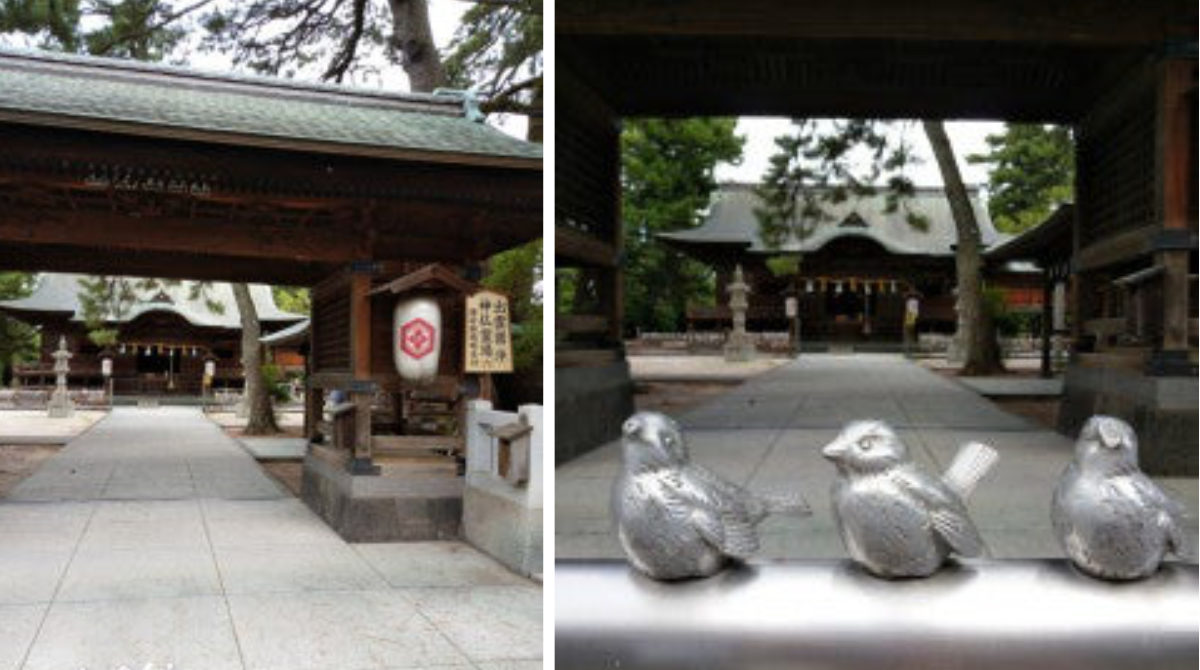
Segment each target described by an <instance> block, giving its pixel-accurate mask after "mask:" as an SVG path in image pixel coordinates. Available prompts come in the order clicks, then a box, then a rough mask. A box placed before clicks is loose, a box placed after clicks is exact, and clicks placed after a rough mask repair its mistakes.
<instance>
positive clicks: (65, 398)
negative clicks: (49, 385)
mask: <svg viewBox="0 0 1200 670" xmlns="http://www.w3.org/2000/svg"><path fill="white" fill-rule="evenodd" d="M46 414H47V415H48V416H49V417H50V418H51V419H69V418H71V417H73V416H75V403H73V402H71V396H70V395H69V394H67V393H66V392H65V391H63V390H62V389H61V388H60V389H58V390H57V391H55V392H54V393H53V394H52V395H51V396H50V402H49V404H47V405H46Z"/></svg>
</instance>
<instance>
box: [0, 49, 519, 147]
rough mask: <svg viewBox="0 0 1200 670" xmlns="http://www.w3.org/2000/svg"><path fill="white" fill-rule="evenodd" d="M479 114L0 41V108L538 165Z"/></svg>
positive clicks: (42, 118) (429, 97)
mask: <svg viewBox="0 0 1200 670" xmlns="http://www.w3.org/2000/svg"><path fill="white" fill-rule="evenodd" d="M479 118H480V116H479V114H478V110H477V109H475V102H474V101H473V100H472V99H470V98H467V97H465V96H464V95H463V94H461V93H445V94H442V93H435V94H396V93H384V92H381V91H371V90H364V89H355V88H347V87H340V86H329V85H322V84H308V83H299V82H294V81H288V80H282V79H277V78H268V77H248V76H231V75H225V74H212V73H205V72H199V71H195V70H189V69H185V68H179V67H169V66H163V65H150V64H145V63H138V62H133V61H127V60H118V59H110V58H95V57H90V56H74V55H63V54H51V53H45V52H29V51H12V50H5V49H0V120H9V121H16V122H19V123H30V124H36V125H48V126H54V127H73V128H85V129H90V130H101V131H105V132H119V133H127V134H135V135H150V136H168V137H182V138H185V139H197V140H200V141H212V142H219V143H229V144H240V145H248V146H271V147H279V148H296V149H301V150H312V151H321V152H326V153H335V154H340V153H346V154H366V155H378V156H383V157H388V156H393V155H395V156H412V157H419V158H423V159H431V160H439V159H443V160H458V159H459V158H460V157H462V156H467V157H468V159H469V158H470V157H474V158H475V159H477V160H488V159H491V160H501V159H503V160H508V161H510V162H511V161H516V162H518V163H521V164H526V163H527V164H528V165H529V166H530V167H535V166H538V165H540V160H541V155H542V150H541V146H540V145H537V144H533V143H530V142H524V141H522V140H518V139H516V138H514V137H510V136H508V135H505V134H504V133H502V132H500V131H499V130H496V129H495V128H491V127H489V126H487V125H486V124H484V123H482V122H480V121H479ZM452 157H454V158H452ZM464 162H469V160H467V161H464Z"/></svg>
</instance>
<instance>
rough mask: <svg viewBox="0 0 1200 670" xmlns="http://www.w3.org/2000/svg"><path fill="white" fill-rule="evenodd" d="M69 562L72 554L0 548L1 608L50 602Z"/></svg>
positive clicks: (67, 552) (7, 547)
mask: <svg viewBox="0 0 1200 670" xmlns="http://www.w3.org/2000/svg"><path fill="white" fill-rule="evenodd" d="M70 560H71V554H70V552H69V551H52V552H39V551H21V550H14V549H13V548H12V547H9V546H3V547H2V548H0V605H21V604H30V603H48V602H50V600H51V599H52V598H53V597H54V591H55V589H57V588H58V584H59V582H60V581H61V580H62V577H63V573H64V572H65V571H66V569H67V564H68V563H69V562H70ZM0 667H3V666H2V665H0Z"/></svg>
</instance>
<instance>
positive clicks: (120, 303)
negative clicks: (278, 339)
mask: <svg viewBox="0 0 1200 670" xmlns="http://www.w3.org/2000/svg"><path fill="white" fill-rule="evenodd" d="M78 284H79V290H78V292H77V293H76V295H77V296H78V298H79V306H80V309H81V311H82V312H83V320H84V324H85V325H86V326H87V329H88V339H89V340H91V341H92V342H94V343H96V344H97V345H100V346H107V345H111V344H116V343H117V331H116V329H114V328H112V327H110V325H111V324H112V323H115V322H118V321H121V320H123V319H124V318H126V317H127V316H128V315H129V313H130V311H131V310H132V309H133V308H134V307H136V306H137V305H139V304H142V303H145V302H148V301H150V300H152V299H153V298H154V295H155V294H156V293H158V292H160V291H165V290H166V289H168V288H174V287H178V286H181V285H184V282H181V281H179V280H177V279H153V278H145V277H118V276H113V275H91V276H86V277H81V278H80V279H79V281H78ZM186 288H187V291H188V292H187V297H188V299H189V300H202V301H203V302H204V305H205V307H206V308H207V309H208V310H209V311H210V312H212V313H214V314H222V313H224V311H225V305H223V304H222V303H221V302H219V301H217V300H216V299H214V298H213V297H212V284H211V283H209V282H200V281H194V282H187V284H186Z"/></svg>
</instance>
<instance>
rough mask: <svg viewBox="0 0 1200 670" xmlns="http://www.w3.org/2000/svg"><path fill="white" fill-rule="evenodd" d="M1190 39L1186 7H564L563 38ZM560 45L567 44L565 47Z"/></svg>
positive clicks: (1191, 14)
mask: <svg viewBox="0 0 1200 670" xmlns="http://www.w3.org/2000/svg"><path fill="white" fill-rule="evenodd" d="M1172 25H1175V26H1178V29H1180V30H1188V29H1189V28H1190V29H1191V30H1192V31H1193V34H1194V30H1195V26H1196V5H1195V3H1193V2H1189V1H1188V0H1146V1H1144V2H1096V1H1095V0H1055V1H1053V2H1046V1H1044V0H1007V1H1006V2H993V1H990V0H926V1H924V2H919V3H897V2H890V1H889V0H807V1H806V2H804V3H802V4H796V3H795V2H791V1H790V0H739V2H736V3H730V2H728V1H727V0H678V1H674V2H646V1H645V0H605V1H603V2H594V1H590V0H566V1H565V2H560V3H558V5H557V15H556V17H555V30H556V32H557V33H558V34H559V35H562V36H564V37H571V36H574V35H657V36H663V35H710V36H721V35H741V36H775V37H786V38H791V39H894V40H963V41H969V42H1052V43H1068V44H1131V43H1145V42H1151V41H1156V40H1158V39H1161V36H1162V34H1163V32H1164V30H1165V29H1166V28H1167V27H1169V26H1172ZM563 43H565V44H566V45H569V44H570V40H569V39H564V40H563Z"/></svg>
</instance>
